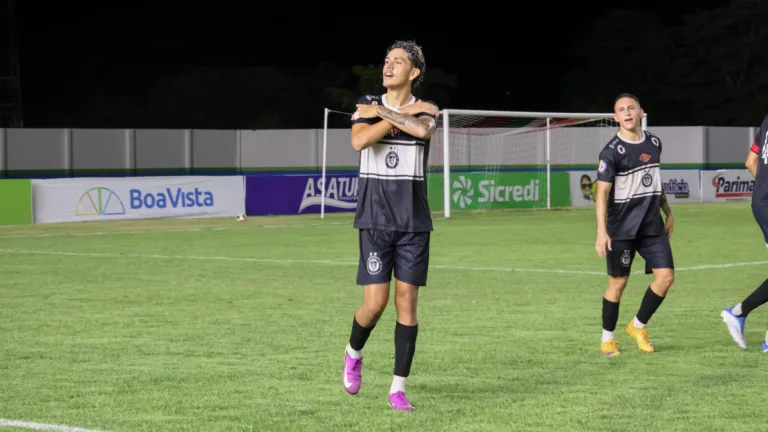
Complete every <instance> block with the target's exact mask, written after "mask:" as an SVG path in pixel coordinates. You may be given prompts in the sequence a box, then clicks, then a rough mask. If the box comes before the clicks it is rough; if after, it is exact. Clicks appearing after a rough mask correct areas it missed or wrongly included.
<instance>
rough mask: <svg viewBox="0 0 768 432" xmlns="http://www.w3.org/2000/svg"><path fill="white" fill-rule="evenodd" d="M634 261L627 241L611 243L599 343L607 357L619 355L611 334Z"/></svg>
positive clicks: (630, 244)
mask: <svg viewBox="0 0 768 432" xmlns="http://www.w3.org/2000/svg"><path fill="white" fill-rule="evenodd" d="M634 259H635V248H634V245H633V244H632V242H627V241H615V242H612V244H611V249H610V250H608V251H607V254H606V257H605V261H606V266H607V269H608V289H606V291H605V295H603V337H602V339H601V341H600V352H601V353H603V354H605V355H608V356H615V355H619V354H621V351H619V348H618V342H616V338H615V336H614V333H613V332H614V331H615V330H616V323H617V322H618V321H619V305H620V304H621V296H622V294H623V293H624V288H626V286H627V282H628V281H629V273H630V271H631V270H632V261H633V260H634Z"/></svg>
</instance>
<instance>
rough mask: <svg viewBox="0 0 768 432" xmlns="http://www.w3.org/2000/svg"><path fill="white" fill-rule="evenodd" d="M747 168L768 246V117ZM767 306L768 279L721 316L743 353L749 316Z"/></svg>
mask: <svg viewBox="0 0 768 432" xmlns="http://www.w3.org/2000/svg"><path fill="white" fill-rule="evenodd" d="M745 165H746V166H747V169H748V170H749V172H751V173H752V176H753V177H754V178H755V187H754V188H753V190H752V215H753V216H754V218H755V221H756V222H757V225H758V226H759V227H760V230H761V231H762V232H763V240H764V241H765V245H766V246H768V116H766V117H765V119H764V120H763V124H762V125H760V130H758V132H757V135H755V140H754V141H753V142H752V146H751V147H750V150H749V152H748V154H747V162H746V163H745ZM766 302H768V279H766V280H765V281H763V283H762V284H761V285H760V286H759V287H757V289H755V290H754V291H753V292H752V293H751V294H749V295H748V296H747V297H746V298H745V299H744V300H742V301H741V302H740V303H738V304H736V305H735V306H732V307H729V308H726V309H725V310H723V311H722V312H720V316H721V317H722V318H723V321H725V324H726V325H727V327H728V332H729V333H730V334H731V337H732V338H733V340H734V342H736V344H737V345H738V346H739V347H741V348H742V349H747V341H746V339H745V338H744V322H745V321H746V319H747V315H749V313H750V312H752V311H753V310H755V309H757V308H758V307H759V306H761V305H763V304H765V303H766ZM763 352H768V332H766V335H765V339H764V340H763Z"/></svg>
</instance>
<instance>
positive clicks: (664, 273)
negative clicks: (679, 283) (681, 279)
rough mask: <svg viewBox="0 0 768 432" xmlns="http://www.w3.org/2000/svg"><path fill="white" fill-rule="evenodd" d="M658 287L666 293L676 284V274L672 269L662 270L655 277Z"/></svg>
mask: <svg viewBox="0 0 768 432" xmlns="http://www.w3.org/2000/svg"><path fill="white" fill-rule="evenodd" d="M654 282H656V283H655V285H656V287H657V288H659V289H661V290H663V291H664V292H666V291H667V290H668V289H669V287H671V286H672V284H673V283H675V272H674V271H672V269H661V270H658V271H656V273H655V275H654Z"/></svg>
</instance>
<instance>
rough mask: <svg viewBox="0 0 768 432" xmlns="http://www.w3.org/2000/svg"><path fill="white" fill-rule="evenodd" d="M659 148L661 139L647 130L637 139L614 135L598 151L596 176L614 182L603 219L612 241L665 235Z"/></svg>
mask: <svg viewBox="0 0 768 432" xmlns="http://www.w3.org/2000/svg"><path fill="white" fill-rule="evenodd" d="M661 148H662V144H661V140H660V139H659V138H658V137H657V136H655V135H653V134H651V133H649V132H647V131H646V132H644V133H643V136H642V137H641V139H640V140H639V141H628V140H627V139H625V138H622V137H621V136H619V134H616V136H615V137H614V138H613V139H611V141H610V142H609V143H608V144H607V145H606V146H605V147H604V148H603V150H602V151H601V152H600V162H599V164H598V167H597V179H598V180H600V181H604V182H608V183H612V184H613V186H612V187H611V192H610V195H609V197H608V203H607V206H608V214H607V221H606V226H607V229H608V235H609V236H610V237H611V239H612V240H632V239H635V238H637V237H645V236H658V235H662V234H664V221H663V220H662V218H661V194H662V190H663V189H662V182H661Z"/></svg>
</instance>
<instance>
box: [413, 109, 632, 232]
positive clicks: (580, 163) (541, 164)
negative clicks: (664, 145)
mask: <svg viewBox="0 0 768 432" xmlns="http://www.w3.org/2000/svg"><path fill="white" fill-rule="evenodd" d="M645 123H646V118H644V119H643V127H645ZM617 131H618V124H617V123H616V122H615V121H614V120H613V113H541V112H507V111H472V110H453V109H447V110H444V111H443V112H442V115H441V116H440V121H439V125H438V130H437V132H436V133H435V135H434V136H433V137H432V143H431V146H430V153H429V159H428V167H427V190H428V193H429V204H430V209H431V210H432V212H433V213H438V214H442V215H443V216H444V217H446V218H447V217H450V216H451V214H453V213H455V212H468V211H488V210H538V209H551V208H557V207H570V205H571V202H570V201H571V193H570V187H569V185H570V181H569V176H570V174H569V172H568V171H569V170H576V171H579V170H581V171H585V172H586V171H594V170H596V167H597V156H598V154H599V152H600V150H601V148H602V147H603V146H605V145H606V144H607V143H608V141H609V140H610V138H611V137H612V136H614V135H615V134H616V133H617Z"/></svg>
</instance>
